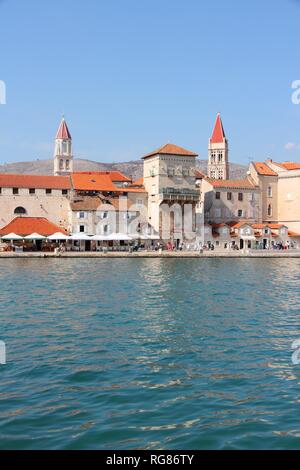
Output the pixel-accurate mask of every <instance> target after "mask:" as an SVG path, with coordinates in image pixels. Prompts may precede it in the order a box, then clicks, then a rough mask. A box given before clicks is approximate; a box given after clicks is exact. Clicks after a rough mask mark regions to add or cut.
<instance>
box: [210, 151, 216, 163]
mask: <svg viewBox="0 0 300 470" xmlns="http://www.w3.org/2000/svg"><path fill="white" fill-rule="evenodd" d="M211 162H212V163H216V152H211Z"/></svg>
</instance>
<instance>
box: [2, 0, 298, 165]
mask: <svg viewBox="0 0 300 470" xmlns="http://www.w3.org/2000/svg"><path fill="white" fill-rule="evenodd" d="M0 21H1V29H0V44H1V55H0V80H4V81H5V83H6V86H7V104H6V105H1V106H0V163H3V162H13V161H24V160H32V159H36V158H41V159H42V158H49V157H51V156H52V153H53V139H54V135H55V132H56V130H57V127H58V124H59V121H60V119H61V115H62V113H63V112H64V113H65V116H66V119H67V122H68V124H69V127H70V130H71V133H72V135H73V142H74V154H75V156H78V157H86V158H90V159H93V160H98V161H105V162H109V161H126V160H129V159H136V158H139V157H140V156H141V155H143V154H144V153H146V152H148V151H151V150H153V149H154V148H157V147H159V146H160V145H162V144H164V143H166V142H168V141H170V142H173V143H176V144H178V145H181V146H184V147H187V148H189V149H191V150H195V151H197V152H198V153H199V154H200V156H201V157H202V158H206V156H207V144H208V138H209V136H210V134H211V132H212V127H213V124H214V120H215V117H216V114H217V112H219V111H220V112H221V115H222V119H223V124H224V127H225V132H226V134H227V137H228V139H229V143H230V159H231V161H233V162H240V163H248V159H249V158H252V159H256V160H261V159H264V158H265V157H267V156H271V157H273V158H274V159H277V160H291V159H293V160H296V161H300V105H298V106H297V105H294V104H292V102H291V94H292V89H291V83H292V82H293V81H294V80H297V79H299V80H300V60H299V59H300V47H299V45H300V27H299V25H300V1H297V0H252V1H248V2H246V1H240V0H226V1H224V0H214V1H211V0H201V1H200V0H151V1H150V0H105V1H104V0H51V1H50V0H49V1H45V0H44V1H40V0H0ZM288 143H290V144H293V145H289V147H292V148H291V149H290V150H287V149H286V148H285V146H286V144H288ZM297 147H298V148H297Z"/></svg>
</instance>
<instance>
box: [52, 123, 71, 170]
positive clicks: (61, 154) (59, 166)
mask: <svg viewBox="0 0 300 470" xmlns="http://www.w3.org/2000/svg"><path fill="white" fill-rule="evenodd" d="M72 172H73V155H72V136H71V134H70V131H69V129H68V126H67V123H66V121H65V119H64V118H63V119H62V121H61V123H60V126H59V128H58V131H57V134H56V138H55V149H54V175H55V176H64V175H69V174H70V173H72Z"/></svg>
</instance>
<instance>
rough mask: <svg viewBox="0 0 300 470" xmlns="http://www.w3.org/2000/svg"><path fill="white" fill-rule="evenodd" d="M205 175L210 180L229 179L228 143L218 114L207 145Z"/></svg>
mask: <svg viewBox="0 0 300 470" xmlns="http://www.w3.org/2000/svg"><path fill="white" fill-rule="evenodd" d="M207 174H208V177H209V178H212V179H219V180H226V179H228V178H229V164H228V141H227V139H226V136H225V132H224V128H223V124H222V120H221V116H220V113H219V114H218V115H217V119H216V123H215V127H214V130H213V133H212V136H211V138H210V139H209V143H208V168H207Z"/></svg>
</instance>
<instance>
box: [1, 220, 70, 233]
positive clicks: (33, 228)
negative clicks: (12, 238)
mask: <svg viewBox="0 0 300 470" xmlns="http://www.w3.org/2000/svg"><path fill="white" fill-rule="evenodd" d="M56 232H61V233H65V234H67V232H66V231H65V230H64V229H63V228H61V227H58V226H57V225H55V224H53V223H52V222H50V221H49V220H48V219H46V218H44V217H16V218H15V219H13V220H12V221H11V222H10V223H9V224H7V225H5V227H2V228H1V229H0V235H8V234H9V233H16V234H17V235H20V236H22V237H26V236H27V235H31V234H32V233H38V234H40V235H44V236H45V237H47V236H49V235H53V233H56Z"/></svg>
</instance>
